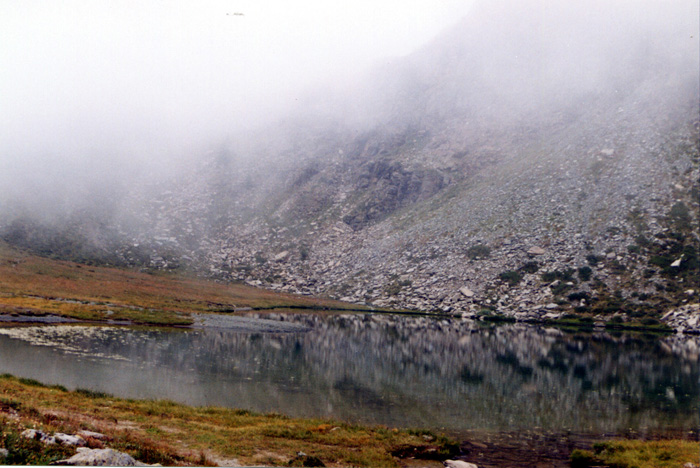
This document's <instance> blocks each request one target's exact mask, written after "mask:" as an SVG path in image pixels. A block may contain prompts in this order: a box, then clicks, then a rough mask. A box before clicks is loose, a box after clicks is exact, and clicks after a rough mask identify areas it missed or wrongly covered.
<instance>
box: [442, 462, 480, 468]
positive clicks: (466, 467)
mask: <svg viewBox="0 0 700 468" xmlns="http://www.w3.org/2000/svg"><path fill="white" fill-rule="evenodd" d="M443 465H445V466H446V467H447V468H479V467H478V466H476V465H475V464H474V463H469V462H465V461H462V460H445V461H444V462H443Z"/></svg>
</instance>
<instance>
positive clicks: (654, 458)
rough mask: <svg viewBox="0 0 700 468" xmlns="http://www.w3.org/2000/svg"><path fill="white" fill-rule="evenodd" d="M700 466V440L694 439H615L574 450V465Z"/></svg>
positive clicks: (618, 467)
mask: <svg viewBox="0 0 700 468" xmlns="http://www.w3.org/2000/svg"><path fill="white" fill-rule="evenodd" d="M688 464H690V465H692V466H695V467H697V466H698V465H700V443H699V442H696V441H690V440H611V441H605V442H598V443H596V444H594V445H593V450H592V451H590V450H574V451H573V453H572V454H571V467H572V468H589V467H594V466H609V467H614V468H684V467H686V466H688Z"/></svg>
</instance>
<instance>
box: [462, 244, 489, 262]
mask: <svg viewBox="0 0 700 468" xmlns="http://www.w3.org/2000/svg"><path fill="white" fill-rule="evenodd" d="M489 255H491V249H490V248H488V247H487V246H485V245H482V244H478V245H474V246H472V247H469V248H468V249H467V257H469V258H471V259H472V260H475V259H477V258H486V257H488V256H489Z"/></svg>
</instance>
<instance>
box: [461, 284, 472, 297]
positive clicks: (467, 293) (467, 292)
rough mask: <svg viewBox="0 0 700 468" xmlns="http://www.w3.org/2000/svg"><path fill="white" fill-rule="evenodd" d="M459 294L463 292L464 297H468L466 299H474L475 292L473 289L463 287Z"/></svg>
mask: <svg viewBox="0 0 700 468" xmlns="http://www.w3.org/2000/svg"><path fill="white" fill-rule="evenodd" d="M459 292H461V293H462V295H464V296H466V297H474V291H472V290H471V289H469V288H467V287H466V286H465V287H463V288H460V290H459Z"/></svg>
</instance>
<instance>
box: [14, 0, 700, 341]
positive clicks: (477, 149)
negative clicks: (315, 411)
mask: <svg viewBox="0 0 700 468" xmlns="http://www.w3.org/2000/svg"><path fill="white" fill-rule="evenodd" d="M546 3H547V5H546V6H544V3H542V2H533V3H524V2H516V1H512V2H482V3H480V4H479V5H478V6H477V7H475V11H474V12H473V13H472V14H471V16H470V17H468V18H466V19H464V20H463V21H462V22H460V23H459V24H458V25H456V26H455V27H454V28H453V29H452V30H450V31H446V32H445V33H444V34H443V35H442V36H441V37H438V38H437V39H436V40H435V41H434V42H433V43H432V44H429V45H427V46H426V47H424V48H423V49H422V50H420V51H417V52H416V53H414V54H413V55H411V56H409V57H406V58H403V59H400V60H395V61H393V62H392V63H390V64H388V65H386V66H385V67H383V68H381V69H379V70H376V71H375V72H374V73H373V74H372V75H371V76H369V77H368V79H367V81H366V82H365V84H363V85H361V86H357V87H356V88H355V89H353V90H352V92H351V93H349V97H343V96H342V95H341V96H340V97H338V96H334V97H332V98H330V97H328V96H323V97H317V98H315V99H309V100H308V101H306V102H305V104H304V108H303V111H299V113H298V115H296V116H292V117H290V118H289V119H287V120H285V121H282V122H280V123H279V124H277V125H275V126H271V127H269V128H266V129H264V130H261V131H259V132H258V133H257V134H255V135H245V136H239V137H232V138H231V144H230V145H229V146H228V147H226V148H225V149H222V150H221V151H218V152H214V153H211V154H209V155H207V156H206V157H205V158H204V159H203V160H202V161H201V162H199V163H195V164H193V165H192V167H190V168H188V170H187V171H186V174H185V175H183V176H181V177H179V178H175V179H173V180H172V181H170V182H168V183H163V182H159V183H154V184H153V186H152V187H149V189H148V190H144V191H143V192H140V193H138V194H134V196H133V197H132V199H130V202H129V203H128V204H126V205H125V206H126V207H128V208H125V210H124V213H123V216H120V215H119V214H115V215H114V218H113V220H112V221H113V222H112V224H110V226H114V225H115V224H118V225H119V229H115V228H113V229H114V231H115V233H118V234H119V236H123V237H120V239H124V238H135V239H136V240H135V241H130V242H128V243H122V245H121V247H119V248H114V249H113V250H114V251H116V252H115V255H113V256H112V257H115V258H110V261H119V262H121V263H126V264H139V265H150V266H153V267H160V268H162V267H176V266H180V265H183V264H189V265H192V266H193V267H195V268H198V269H199V270H200V271H206V272H207V273H209V274H211V275H213V276H215V277H218V278H222V279H226V280H234V281H246V282H248V283H251V284H255V285H259V286H262V287H267V288H272V289H279V290H284V291H291V292H300V293H303V294H317V295H329V296H333V297H335V298H342V299H344V300H347V301H351V302H357V303H370V304H374V305H376V306H391V307H403V308H411V309H428V310H444V311H454V312H457V313H461V312H467V313H470V314H473V313H492V312H493V311H497V312H500V313H506V314H509V315H514V316H516V317H528V316H533V315H542V314H544V313H550V314H555V315H556V314H560V313H562V312H567V311H574V310H577V311H579V312H586V313H588V312H590V313H592V314H594V315H595V314H604V315H606V316H608V317H609V316H610V315H611V314H613V313H616V312H619V311H622V312H623V314H622V315H621V317H622V318H621V320H628V319H635V320H645V319H646V320H649V321H653V320H656V319H658V318H660V317H661V316H662V315H664V313H665V312H666V311H671V312H673V311H678V312H679V313H678V314H677V316H676V318H677V320H676V322H674V324H675V325H677V326H678V327H682V328H691V329H696V330H700V323H699V322H700V320H699V319H698V318H697V317H698V313H699V312H700V311H698V310H697V309H693V308H692V307H695V306H696V305H697V298H698V295H699V294H700V284H699V281H700V280H699V279H698V278H700V267H699V264H698V232H700V227H699V224H698V212H699V210H700V206H699V205H698V201H699V199H700V169H699V164H700V120H698V113H699V104H698V101H699V99H700V97H699V95H698V86H697V83H698V69H699V68H700V67H699V66H698V55H699V53H698V52H699V51H698V40H697V38H698V34H697V32H696V29H697V24H696V23H697V22H696V21H694V19H695V18H697V14H696V13H697V11H696V10H697V5H696V4H694V2H690V1H688V2H685V1H684V2H678V3H674V5H676V8H670V7H669V6H668V5H661V4H660V3H659V5H657V6H654V5H646V6H645V8H648V10H646V9H640V8H639V7H638V6H637V5H626V3H625V2H599V1H597V0H590V1H589V2H584V3H583V4H581V5H580V6H579V5H578V4H577V5H572V4H570V3H562V4H561V5H559V4H557V5H552V4H551V2H546ZM611 5H612V6H611ZM686 7H687V8H686ZM538 8H539V9H541V11H540V10H538ZM684 8H685V10H684ZM530 10H534V13H535V14H533V11H530ZM537 12H539V13H540V14H536V13H537ZM689 12H691V13H692V12H694V13H693V14H689ZM689 18H693V19H689ZM582 19H583V20H582ZM574 20H575V21H574ZM581 20H582V21H581ZM621 25H622V26H621ZM688 25H689V28H690V29H688V30H689V31H691V34H687V35H686V34H685V32H686V31H687V30H686V29H684V27H685V26H688ZM679 31H684V33H683V34H680V33H679ZM691 35H693V37H694V38H695V39H690V38H689V36H691ZM114 220H121V221H120V222H119V223H116V221H114ZM15 232H17V230H15ZM20 232H21V230H20ZM115 235H117V234H115ZM92 237H95V239H96V241H99V242H102V239H101V238H99V236H92ZM90 238H91V237H90V235H89V233H87V234H86V235H85V236H83V237H82V238H81V239H88V240H89V239H90ZM103 243H104V242H103ZM533 247H536V249H533ZM531 249H533V250H531ZM528 251H530V253H528ZM543 273H547V275H544V276H543ZM460 291H463V292H460ZM693 304H695V306H694V305H693ZM679 307H682V308H681V309H678V308H679Z"/></svg>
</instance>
